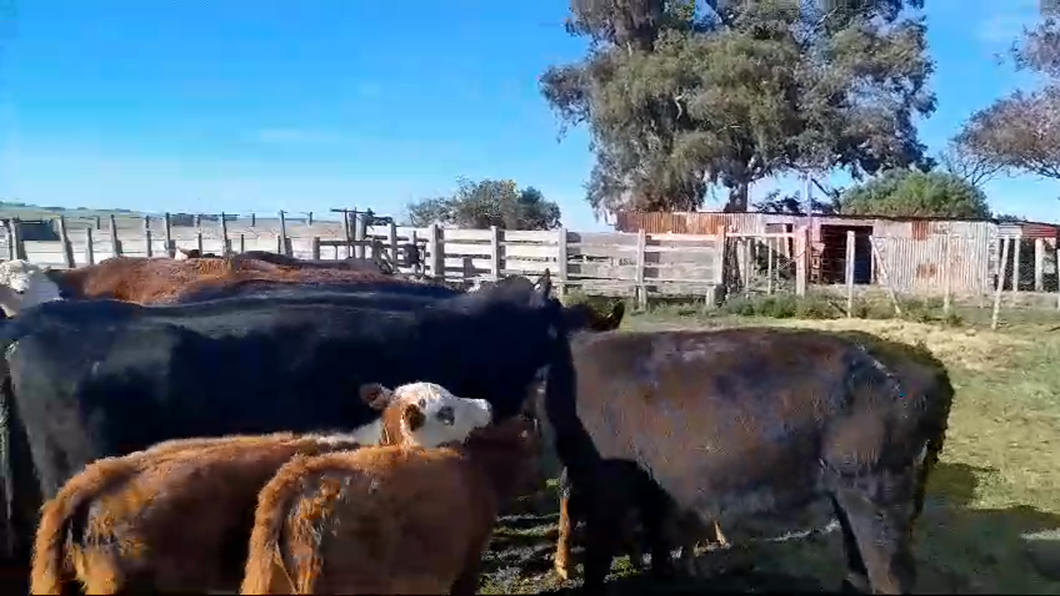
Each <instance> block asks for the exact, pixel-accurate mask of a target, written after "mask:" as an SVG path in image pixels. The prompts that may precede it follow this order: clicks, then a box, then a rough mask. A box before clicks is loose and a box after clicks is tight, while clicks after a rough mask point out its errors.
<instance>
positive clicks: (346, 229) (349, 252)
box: [342, 207, 356, 259]
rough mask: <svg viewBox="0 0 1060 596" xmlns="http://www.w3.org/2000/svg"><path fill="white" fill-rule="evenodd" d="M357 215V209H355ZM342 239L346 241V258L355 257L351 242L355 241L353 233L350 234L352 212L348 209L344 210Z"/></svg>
mask: <svg viewBox="0 0 1060 596" xmlns="http://www.w3.org/2000/svg"><path fill="white" fill-rule="evenodd" d="M354 209H355V211H354V213H356V207H354ZM342 237H343V238H345V239H346V258H347V259H348V258H350V257H352V256H353V247H351V246H350V242H352V241H353V233H352V232H350V212H349V211H348V210H346V209H343V210H342Z"/></svg>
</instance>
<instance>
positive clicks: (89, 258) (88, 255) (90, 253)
mask: <svg viewBox="0 0 1060 596" xmlns="http://www.w3.org/2000/svg"><path fill="white" fill-rule="evenodd" d="M94 243H95V241H94V240H93V239H92V226H89V227H87V228H85V261H86V262H87V263H88V264H89V265H95V264H96V247H95V246H93V244H94Z"/></svg>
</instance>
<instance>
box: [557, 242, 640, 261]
mask: <svg viewBox="0 0 1060 596" xmlns="http://www.w3.org/2000/svg"><path fill="white" fill-rule="evenodd" d="M567 256H568V257H608V258H612V259H629V260H630V261H635V260H636V259H637V246H636V245H632V246H615V245H605V244H596V245H593V244H577V245H571V246H568V247H567Z"/></svg>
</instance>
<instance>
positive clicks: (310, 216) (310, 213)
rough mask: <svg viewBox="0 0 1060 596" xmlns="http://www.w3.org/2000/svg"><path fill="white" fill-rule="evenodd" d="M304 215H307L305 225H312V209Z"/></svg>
mask: <svg viewBox="0 0 1060 596" xmlns="http://www.w3.org/2000/svg"><path fill="white" fill-rule="evenodd" d="M306 215H307V216H309V220H308V222H307V225H310V226H311V225H313V212H312V211H307V212H306Z"/></svg>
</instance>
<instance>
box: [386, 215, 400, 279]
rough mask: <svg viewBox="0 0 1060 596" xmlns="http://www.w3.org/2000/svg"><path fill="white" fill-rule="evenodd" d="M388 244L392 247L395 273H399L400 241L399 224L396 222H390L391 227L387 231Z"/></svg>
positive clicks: (391, 255)
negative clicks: (398, 239)
mask: <svg viewBox="0 0 1060 596" xmlns="http://www.w3.org/2000/svg"><path fill="white" fill-rule="evenodd" d="M386 236H387V237H386V240H387V244H389V245H390V262H391V264H393V265H394V271H397V266H398V241H397V224H396V223H394V220H392V219H391V220H390V225H389V226H388V227H387V231H386Z"/></svg>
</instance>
